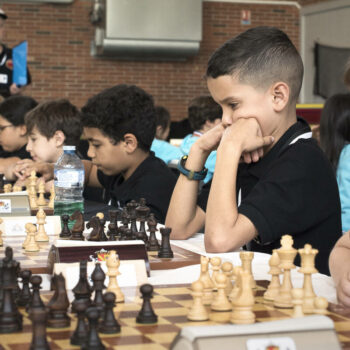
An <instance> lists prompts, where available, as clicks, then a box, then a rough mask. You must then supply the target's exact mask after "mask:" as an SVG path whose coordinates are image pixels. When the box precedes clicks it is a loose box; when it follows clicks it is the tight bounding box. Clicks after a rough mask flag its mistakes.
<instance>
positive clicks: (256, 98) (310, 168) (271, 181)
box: [166, 27, 341, 274]
mask: <svg viewBox="0 0 350 350" xmlns="http://www.w3.org/2000/svg"><path fill="white" fill-rule="evenodd" d="M206 76H207V84H208V88H209V91H210V93H211V95H212V96H213V98H214V100H215V101H217V102H218V103H219V104H220V105H221V107H222V109H223V117H222V124H220V125H218V126H217V127H215V128H213V129H212V130H210V131H209V132H208V133H206V134H204V135H203V136H202V137H201V138H199V139H198V141H197V142H196V143H195V144H194V145H193V147H192V148H191V151H190V154H189V157H188V159H187V161H186V163H185V167H186V168H187V170H191V171H194V172H195V173H196V174H201V173H202V169H203V166H204V164H205V160H206V158H207V156H208V154H209V153H210V152H211V151H212V150H213V149H215V148H216V147H217V161H216V167H215V173H214V177H213V181H212V185H211V189H210V193H209V198H208V202H207V203H206V200H205V196H204V193H202V198H200V199H199V201H198V205H196V193H197V190H198V184H197V183H196V182H197V181H194V180H190V179H189V178H188V177H186V176H185V175H180V177H179V180H178V182H177V185H176V187H175V190H174V193H173V196H172V199H171V203H170V207H169V211H168V216H167V220H166V225H169V226H172V225H173V232H174V235H173V237H172V238H185V237H189V236H190V235H191V234H193V233H194V232H196V230H198V229H200V227H201V226H203V225H204V223H205V246H206V249H207V251H208V252H226V251H233V250H237V249H240V248H241V247H242V246H244V245H249V246H250V247H249V248H250V249H251V250H253V251H260V252H266V253H272V250H273V249H276V248H279V247H280V239H281V237H282V235H284V234H290V235H291V236H292V237H293V240H294V246H295V247H296V248H301V247H303V246H304V245H305V244H306V243H310V244H311V245H312V246H313V247H314V248H316V249H318V250H319V253H318V255H317V257H316V268H317V269H318V270H319V271H320V272H321V273H327V274H329V269H328V257H329V253H330V251H331V249H332V247H333V246H334V244H335V242H336V241H337V239H338V238H339V237H340V235H341V218H340V201H339V193H338V188H337V183H336V179H335V176H334V172H333V170H332V167H331V165H330V164H329V162H328V161H327V159H326V158H325V156H324V154H323V153H322V151H321V150H320V149H319V147H318V146H317V143H316V141H315V140H313V139H312V138H311V131H310V128H309V126H308V125H307V124H306V122H305V121H303V120H301V119H297V117H296V101H297V98H298V95H299V92H300V88H301V84H302V79H303V64H302V61H301V58H300V55H299V53H298V52H297V50H296V48H295V47H294V45H293V44H292V42H291V41H290V39H289V38H288V36H287V35H286V34H285V33H284V32H282V31H281V30H279V29H277V28H273V27H257V28H252V29H249V30H247V31H246V32H244V33H242V34H240V35H238V36H237V37H235V38H233V39H231V40H229V41H228V42H226V43H225V44H224V45H223V46H222V47H221V48H219V49H218V50H217V51H216V52H214V54H213V55H212V57H211V58H210V60H209V63H208V69H207V74H206ZM242 159H243V160H244V162H245V163H240V161H241V160H242ZM186 213H187V214H186ZM183 215H185V217H183ZM179 220H180V223H179V222H178V221H179ZM174 227H175V228H174ZM183 227H187V230H186V231H185V233H182V232H181V229H182V228H183ZM296 264H300V260H299V259H298V258H297V259H296Z"/></svg>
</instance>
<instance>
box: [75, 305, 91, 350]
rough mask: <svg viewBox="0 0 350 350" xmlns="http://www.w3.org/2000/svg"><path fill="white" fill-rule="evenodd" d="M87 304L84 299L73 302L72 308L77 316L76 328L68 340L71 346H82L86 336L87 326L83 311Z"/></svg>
mask: <svg viewBox="0 0 350 350" xmlns="http://www.w3.org/2000/svg"><path fill="white" fill-rule="evenodd" d="M88 305H89V304H88V302H87V300H86V299H79V300H74V301H73V303H72V308H73V310H74V311H75V312H76V314H77V319H78V321H77V327H76V328H75V331H74V333H73V334H72V336H71V338H70V343H71V344H72V345H83V344H84V343H85V341H86V338H87V335H88V326H87V324H86V321H85V311H86V309H87V308H88Z"/></svg>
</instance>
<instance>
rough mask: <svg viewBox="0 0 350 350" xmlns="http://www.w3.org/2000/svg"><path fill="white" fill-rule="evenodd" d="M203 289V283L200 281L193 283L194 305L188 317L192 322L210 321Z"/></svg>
mask: <svg viewBox="0 0 350 350" xmlns="http://www.w3.org/2000/svg"><path fill="white" fill-rule="evenodd" d="M203 289H204V286H203V283H202V282H201V281H199V280H198V281H195V282H193V283H192V297H193V304H192V306H191V308H190V311H189V312H188V315H187V318H188V319H189V320H190V321H206V320H208V319H209V315H208V311H207V309H206V308H205V307H204V305H203V302H202V298H203Z"/></svg>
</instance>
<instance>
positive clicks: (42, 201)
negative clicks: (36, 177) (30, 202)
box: [36, 181, 46, 207]
mask: <svg viewBox="0 0 350 350" xmlns="http://www.w3.org/2000/svg"><path fill="white" fill-rule="evenodd" d="M38 193H39V198H38V200H37V202H36V203H37V205H38V206H39V207H45V206H46V199H45V197H44V195H45V183H44V182H43V181H41V182H40V183H39V191H38Z"/></svg>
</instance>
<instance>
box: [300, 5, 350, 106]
mask: <svg viewBox="0 0 350 350" xmlns="http://www.w3.org/2000/svg"><path fill="white" fill-rule="evenodd" d="M315 42H318V43H320V44H323V45H328V46H334V47H343V48H350V0H330V1H327V2H324V3H320V4H315V5H310V6H305V7H303V8H302V9H301V56H302V58H303V62H304V66H305V74H304V82H303V87H302V90H301V95H300V103H322V102H323V101H324V100H323V98H322V97H320V96H315V95H314V94H313V84H314V74H315V66H314V52H313V49H314V44H315Z"/></svg>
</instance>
